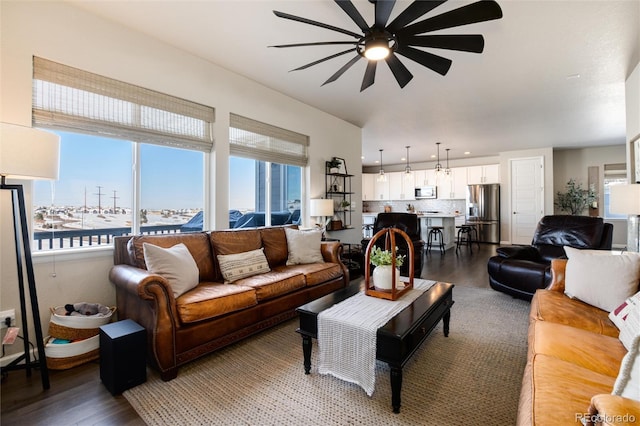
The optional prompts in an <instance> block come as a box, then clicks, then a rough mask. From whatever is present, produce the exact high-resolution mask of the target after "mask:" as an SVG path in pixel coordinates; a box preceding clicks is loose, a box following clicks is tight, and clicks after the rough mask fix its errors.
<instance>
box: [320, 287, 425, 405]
mask: <svg viewBox="0 0 640 426" xmlns="http://www.w3.org/2000/svg"><path fill="white" fill-rule="evenodd" d="M403 281H408V278H406V277H403ZM434 284H435V281H427V280H422V279H418V278H414V280H413V289H411V290H409V291H408V292H406V293H405V294H403V295H402V297H400V298H399V299H398V300H395V301H391V300H386V299H380V298H377V297H372V296H367V295H366V294H364V291H361V292H360V293H358V294H356V295H355V296H352V297H350V298H348V299H346V300H344V301H342V302H340V303H338V304H336V305H334V306H332V307H331V308H329V309H326V310H324V311H322V312H320V314H319V315H318V348H319V352H318V355H319V356H318V359H319V360H318V371H319V373H320V374H331V375H332V376H335V377H337V378H339V379H341V380H345V381H347V382H351V383H355V384H357V385H359V386H361V387H362V388H363V389H364V390H365V392H366V393H367V395H368V396H371V395H373V391H374V388H375V380H376V374H375V371H376V336H377V331H378V328H380V327H382V326H383V325H385V324H386V323H387V322H388V321H389V320H390V319H391V318H393V316H394V315H396V314H398V313H399V312H400V311H401V310H403V309H404V308H406V307H407V306H409V304H411V302H413V301H414V300H415V299H417V298H418V296H420V295H421V294H422V293H423V292H425V291H427V290H428V289H429V288H431V286H433V285H434Z"/></svg>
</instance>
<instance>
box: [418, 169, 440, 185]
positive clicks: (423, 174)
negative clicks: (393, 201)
mask: <svg viewBox="0 0 640 426" xmlns="http://www.w3.org/2000/svg"><path fill="white" fill-rule="evenodd" d="M413 175H414V178H413V183H414V185H415V187H416V188H420V187H421V186H430V185H436V184H437V183H436V171H435V170H434V169H427V170H414V171H413Z"/></svg>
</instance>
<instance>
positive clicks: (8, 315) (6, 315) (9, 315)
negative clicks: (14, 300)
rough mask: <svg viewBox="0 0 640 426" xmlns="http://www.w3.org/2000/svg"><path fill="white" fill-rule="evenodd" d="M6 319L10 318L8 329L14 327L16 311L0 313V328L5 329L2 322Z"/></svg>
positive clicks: (5, 325)
mask: <svg viewBox="0 0 640 426" xmlns="http://www.w3.org/2000/svg"><path fill="white" fill-rule="evenodd" d="M6 318H11V324H10V327H14V326H15V325H16V310H15V309H7V310H6V311H0V328H7V324H6V323H5V322H4V321H5V319H6Z"/></svg>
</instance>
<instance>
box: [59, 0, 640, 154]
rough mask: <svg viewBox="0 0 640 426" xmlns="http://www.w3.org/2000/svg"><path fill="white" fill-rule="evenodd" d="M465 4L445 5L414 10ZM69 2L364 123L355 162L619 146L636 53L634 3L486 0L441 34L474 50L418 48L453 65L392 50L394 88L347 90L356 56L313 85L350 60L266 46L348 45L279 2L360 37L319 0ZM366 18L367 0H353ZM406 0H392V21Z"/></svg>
mask: <svg viewBox="0 0 640 426" xmlns="http://www.w3.org/2000/svg"><path fill="white" fill-rule="evenodd" d="M471 2H472V1H457V0H451V1H449V2H447V3H445V4H444V5H442V6H439V7H437V8H436V9H434V10H433V11H431V12H429V14H427V15H426V17H430V16H434V15H436V14H439V13H442V12H443V11H447V10H451V9H455V8H457V7H460V6H461V5H465V4H469V3H471ZM71 3H73V4H75V5H76V6H78V7H80V8H82V9H84V10H86V11H89V12H91V13H95V14H97V15H101V16H104V17H105V18H107V19H110V20H113V21H116V22H119V23H121V24H122V25H125V26H127V27H131V28H134V29H136V30H138V31H141V32H143V33H145V34H148V35H150V36H152V37H154V38H157V39H159V40H162V41H164V42H166V43H168V44H170V45H173V46H175V47H178V48H180V49H183V50H185V51H188V52H191V53H193V54H195V55H197V56H199V57H202V58H205V59H207V60H209V61H211V62H213V63H215V64H218V65H220V66H222V67H224V68H226V69H229V70H231V71H234V72H236V73H238V74H241V75H244V76H246V77H248V78H250V79H252V80H255V81H257V82H259V83H262V84H264V85H265V86H268V87H271V88H273V89H275V90H277V91H279V92H282V93H285V94H287V95H289V96H291V97H293V98H295V99H298V100H300V101H302V102H304V103H306V104H309V105H312V106H314V107H317V108H319V109H321V110H323V111H326V112H328V113H330V114H332V115H335V116H337V117H340V118H342V119H344V120H346V121H349V122H351V123H353V124H355V125H357V126H359V127H362V128H363V142H362V144H363V146H362V150H363V156H364V159H363V164H364V165H373V164H374V161H376V160H377V159H378V158H379V152H378V150H379V149H384V156H383V162H384V164H394V163H401V162H402V161H403V160H401V158H403V157H404V155H405V153H406V149H405V146H407V145H410V146H411V149H410V160H411V162H420V161H432V160H431V159H430V156H431V155H432V154H434V153H435V151H436V145H435V143H436V142H442V145H441V158H442V157H444V149H446V148H450V149H451V151H450V158H451V159H455V158H462V157H464V152H465V151H470V152H471V154H469V155H468V156H470V157H478V156H492V155H497V154H498V153H499V152H502V151H511V150H516V149H528V148H540V147H549V146H553V147H557V148H570V147H585V146H602V145H610V144H620V143H623V142H624V140H625V102H624V90H625V87H624V81H625V79H626V77H627V76H628V75H629V74H630V73H631V71H632V70H633V67H634V66H635V64H637V63H638V61H639V60H640V29H639V28H640V0H624V1H613V0H586V1H582V0H569V1H558V0H543V1H541V0H536V1H524V0H498V3H499V4H500V6H501V8H502V10H503V14H504V17H503V18H502V19H500V20H494V21H489V22H483V23H478V24H472V25H467V26H463V27H457V28H453V29H449V30H442V31H440V33H443V34H482V35H484V38H485V49H484V52H483V53H482V54H474V53H466V52H456V51H448V50H438V49H431V51H432V52H433V53H436V54H440V55H442V56H444V57H447V58H449V59H452V60H453V65H452V66H451V69H450V71H449V73H448V74H447V75H446V76H441V75H439V74H436V73H434V72H433V71H431V70H429V69H427V68H424V67H422V66H421V65H419V64H416V63H414V62H412V61H410V60H408V59H406V58H404V57H400V59H401V61H402V62H403V63H404V64H405V65H406V66H407V68H409V70H410V71H411V72H412V73H413V75H414V78H413V80H412V81H411V82H410V83H409V84H408V85H407V86H406V87H405V88H404V89H400V87H399V86H398V84H397V83H396V81H395V79H394V78H393V75H392V74H391V72H390V71H389V68H388V67H387V66H386V64H381V66H379V67H378V71H377V74H376V82H375V84H374V85H373V86H371V87H370V88H368V89H367V90H365V91H364V92H362V93H361V92H360V91H359V90H360V84H361V82H362V77H363V74H364V69H365V64H366V63H365V61H364V60H362V61H359V62H358V63H356V64H355V65H354V66H353V67H352V68H350V69H349V70H348V71H347V72H346V73H345V74H343V75H342V77H340V78H339V79H338V80H337V81H335V82H333V83H331V84H328V85H326V86H322V87H321V84H322V83H323V82H324V81H325V80H326V79H327V78H329V77H330V76H331V75H332V74H333V73H334V72H335V71H337V70H338V69H339V68H340V67H341V66H342V65H343V64H345V63H346V62H347V61H348V60H349V59H350V58H351V57H352V55H350V54H348V55H344V56H340V57H338V58H336V59H332V60H329V61H326V62H323V63H322V64H319V65H316V66H314V67H311V68H309V69H306V70H302V71H295V72H289V70H291V69H293V68H297V67H298V66H301V65H304V64H306V63H309V62H312V61H315V60H317V59H320V58H323V57H325V56H328V55H330V54H332V53H336V52H339V51H342V50H345V49H346V48H345V47H344V46H337V47H331V46H328V47H327V46H322V47H302V48H289V49H275V48H267V46H270V45H274V44H287V43H298V42H315V41H329V40H349V41H350V40H351V39H350V38H349V37H348V36H343V35H341V34H339V33H336V32H333V31H329V30H325V29H322V28H317V27H314V26H310V25H305V24H301V23H298V22H293V21H288V20H284V19H280V18H277V17H276V16H275V15H274V14H273V13H272V10H279V11H282V12H286V13H290V14H293V15H298V16H302V17H306V18H309V19H313V20H316V21H320V22H324V23H327V24H331V25H334V26H338V27H342V28H345V29H349V30H351V31H354V32H359V30H358V28H357V27H356V25H355V24H354V23H353V22H352V21H351V20H350V18H349V17H348V16H347V15H346V14H345V13H344V12H343V11H342V10H341V9H340V8H339V7H338V6H337V5H336V4H335V3H334V2H333V1H328V0H323V1H319V0H304V1H303V0H298V1H291V0H289V1H267V0H253V1H249V0H242V1H238V0H234V1H226V0H225V1H222V0H200V1H185V0H173V1H134V2H131V1H127V2H125V1H120V0H113V1H100V0H98V1H77V0H71ZM353 3H354V4H355V5H356V7H357V8H358V10H359V11H360V13H361V14H362V15H363V16H364V17H365V19H366V20H367V22H370V23H372V19H373V5H372V4H371V3H369V1H367V0H354V1H353ZM410 3H411V1H408V0H398V1H397V2H396V5H395V7H394V9H393V13H392V15H391V16H392V19H393V17H394V16H396V15H397V14H398V13H400V11H402V10H404V9H405V8H406V7H407V6H408V5H409V4H410Z"/></svg>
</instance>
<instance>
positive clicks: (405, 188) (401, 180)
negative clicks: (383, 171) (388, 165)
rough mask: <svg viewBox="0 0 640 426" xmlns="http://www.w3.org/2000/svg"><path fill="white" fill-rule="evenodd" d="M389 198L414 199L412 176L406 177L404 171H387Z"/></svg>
mask: <svg viewBox="0 0 640 426" xmlns="http://www.w3.org/2000/svg"><path fill="white" fill-rule="evenodd" d="M387 178H388V179H389V199H390V200H415V199H416V197H415V185H414V176H413V175H412V174H411V175H409V178H407V176H406V173H405V172H391V173H387Z"/></svg>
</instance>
